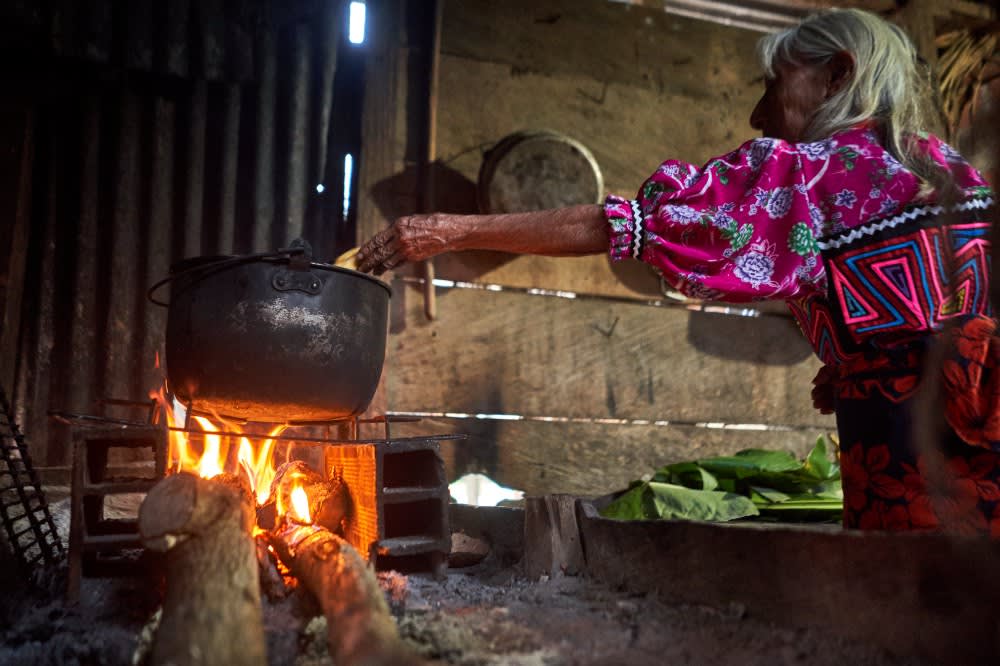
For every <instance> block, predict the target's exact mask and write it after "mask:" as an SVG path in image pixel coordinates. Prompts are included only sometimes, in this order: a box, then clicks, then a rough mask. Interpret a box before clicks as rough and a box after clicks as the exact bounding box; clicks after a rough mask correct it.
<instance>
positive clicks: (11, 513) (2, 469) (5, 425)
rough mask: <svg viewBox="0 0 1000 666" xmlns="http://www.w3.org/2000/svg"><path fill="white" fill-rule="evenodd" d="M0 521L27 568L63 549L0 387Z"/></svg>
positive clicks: (58, 558) (57, 557)
mask: <svg viewBox="0 0 1000 666" xmlns="http://www.w3.org/2000/svg"><path fill="white" fill-rule="evenodd" d="M0 522H2V523H3V528H4V531H5V532H6V537H7V542H8V543H9V544H10V547H11V549H12V550H13V551H14V555H15V556H16V557H17V560H18V562H19V563H20V565H21V566H22V567H24V568H25V569H26V570H30V569H31V568H33V567H34V566H35V565H37V564H42V563H44V564H56V563H58V562H59V561H61V560H62V559H63V558H64V557H65V555H66V550H65V547H64V546H63V543H62V540H61V539H60V538H59V533H58V532H57V530H56V525H55V522H54V521H53V520H52V514H51V513H50V512H49V505H48V502H46V500H45V493H44V492H43V491H42V484H41V482H40V481H39V479H38V474H37V473H36V472H35V468H34V467H33V466H32V464H31V456H30V455H29V453H28V445H27V443H26V442H25V441H24V435H22V434H21V431H20V429H19V428H18V427H17V424H16V423H15V422H14V419H13V415H12V414H11V412H10V403H8V401H7V395H6V394H5V393H4V392H3V390H2V389H0Z"/></svg>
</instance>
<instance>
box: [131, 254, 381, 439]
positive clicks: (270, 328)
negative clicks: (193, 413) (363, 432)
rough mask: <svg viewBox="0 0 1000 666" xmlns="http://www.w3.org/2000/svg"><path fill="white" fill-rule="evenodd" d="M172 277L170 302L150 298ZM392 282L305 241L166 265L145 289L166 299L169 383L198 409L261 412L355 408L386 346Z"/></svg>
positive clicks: (294, 417) (310, 417)
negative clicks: (319, 254) (321, 256)
mask: <svg viewBox="0 0 1000 666" xmlns="http://www.w3.org/2000/svg"><path fill="white" fill-rule="evenodd" d="M167 282H172V288H171V297H170V303H169V305H168V304H166V303H163V302H161V301H158V300H156V299H155V298H154V295H153V294H154V292H155V291H156V289H157V288H159V287H160V286H162V285H163V284H165V283H167ZM390 295H391V290H390V289H389V287H388V286H387V285H386V284H384V283H383V282H382V281H380V280H377V279H376V278H373V277H370V276H368V275H365V274H363V273H359V272H357V271H352V270H349V269H346V268H340V267H337V266H333V265H330V264H323V263H317V262H314V261H312V260H311V257H310V252H309V249H308V244H306V243H303V242H301V241H298V242H297V243H293V245H292V247H291V248H289V249H287V250H279V251H278V252H275V253H269V254H258V255H249V256H242V257H230V256H224V257H195V258H193V259H186V260H184V261H181V262H180V263H178V264H175V265H174V266H172V267H171V269H170V276H169V277H168V278H166V279H164V280H161V281H160V282H159V283H157V284H156V285H154V286H153V287H152V288H151V289H150V292H149V297H150V299H151V300H153V302H155V303H159V304H160V305H168V308H169V309H168V313H167V338H166V366H167V381H168V383H169V387H170V390H171V391H172V392H173V393H174V395H176V396H177V397H178V398H179V399H180V400H181V401H183V402H185V403H188V404H190V405H191V406H192V407H193V409H195V410H197V411H200V412H204V413H207V414H217V415H219V416H224V417H230V418H239V419H246V420H250V421H261V422H281V423H283V422H290V421H299V422H301V421H329V420H335V419H343V418H347V417H350V416H354V415H357V414H360V413H361V412H363V411H364V410H365V409H366V408H367V407H368V404H369V403H370V402H371V399H372V396H373V395H374V393H375V389H376V387H377V386H378V381H379V377H380V376H381V374H382V361H383V359H384V357H385V342H386V326H387V320H388V310H389V297H390Z"/></svg>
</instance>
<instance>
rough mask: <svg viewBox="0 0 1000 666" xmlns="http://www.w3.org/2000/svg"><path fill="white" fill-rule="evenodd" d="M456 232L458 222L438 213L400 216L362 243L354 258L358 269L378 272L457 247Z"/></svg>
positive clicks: (379, 273)
mask: <svg viewBox="0 0 1000 666" xmlns="http://www.w3.org/2000/svg"><path fill="white" fill-rule="evenodd" d="M459 231H460V228H459V225H457V224H454V223H452V222H451V221H450V216H448V215H444V214H441V213H431V214H429V215H407V216H406V217H401V218H399V219H398V220H396V221H395V222H393V224H392V225H391V226H390V227H389V228H387V229H383V230H382V231H380V232H379V233H377V234H375V236H373V237H372V238H371V239H370V240H369V241H368V242H367V243H365V244H364V245H362V246H361V248H360V249H359V250H358V254H357V258H356V259H357V264H358V270H359V271H361V272H363V273H374V274H375V275H381V274H382V273H384V272H385V271H388V270H392V269H394V268H397V267H399V266H401V265H402V264H404V263H406V262H408V261H421V260H423V259H429V258H430V257H433V256H435V255H438V254H441V253H442V252H448V251H450V250H454V249H457V247H456V245H455V242H456V239H457V238H458V237H459V236H460V234H459Z"/></svg>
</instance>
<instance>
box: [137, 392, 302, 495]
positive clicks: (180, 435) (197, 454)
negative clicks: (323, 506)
mask: <svg viewBox="0 0 1000 666" xmlns="http://www.w3.org/2000/svg"><path fill="white" fill-rule="evenodd" d="M151 397H152V398H153V399H155V400H156V401H157V402H158V403H159V404H160V407H161V408H162V409H163V413H164V414H166V419H167V425H168V426H169V427H171V428H176V427H179V426H178V424H183V422H184V414H185V411H184V410H183V408H182V407H181V406H179V405H177V404H175V403H174V402H173V400H172V399H170V398H169V397H168V394H167V391H166V387H163V388H161V389H160V390H159V391H156V392H153V393H152V394H151ZM192 420H193V421H194V422H195V423H196V424H197V425H198V426H199V427H200V428H201V430H202V431H203V434H200V435H199V434H194V436H193V437H192V434H193V433H189V432H184V431H181V430H171V431H170V432H169V435H168V438H169V446H168V451H167V471H168V473H176V472H191V473H193V474H197V475H198V476H201V477H203V478H206V479H210V478H212V477H213V476H217V475H219V474H222V473H223V472H228V473H230V474H240V473H242V474H244V475H245V476H246V477H247V479H249V481H250V487H251V488H252V489H253V491H254V495H255V496H256V498H257V503H258V504H264V503H266V502H267V500H268V499H269V498H270V494H271V481H272V480H273V479H274V471H275V470H274V460H273V457H274V449H275V440H274V439H272V438H273V437H276V436H277V435H280V434H281V433H282V432H283V431H284V430H285V428H286V427H287V426H284V425H279V426H276V427H274V428H272V429H271V431H270V432H268V434H267V435H266V437H265V438H261V437H252V438H251V437H247V436H242V437H239V447H238V449H237V451H236V457H235V459H232V458H231V457H230V455H229V449H230V443H231V442H232V440H233V439H234V437H233V436H232V435H223V434H219V433H222V432H229V433H241V432H242V431H241V430H240V428H239V426H237V425H235V424H232V423H227V422H225V421H222V420H221V419H219V420H218V424H216V423H215V422H213V421H212V420H211V419H208V418H205V417H204V416H195V417H193V419H192ZM192 439H195V440H197V439H200V440H201V441H202V445H201V446H200V447H198V446H195V445H194V444H193V442H192Z"/></svg>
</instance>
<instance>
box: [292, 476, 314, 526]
mask: <svg viewBox="0 0 1000 666" xmlns="http://www.w3.org/2000/svg"><path fill="white" fill-rule="evenodd" d="M292 517H293V518H295V520H296V521H297V522H300V523H302V524H304V525H308V524H309V523H311V522H312V518H311V517H310V516H309V497H308V496H307V495H306V489H305V488H303V487H302V486H299V485H296V486H295V487H294V488H292Z"/></svg>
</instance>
